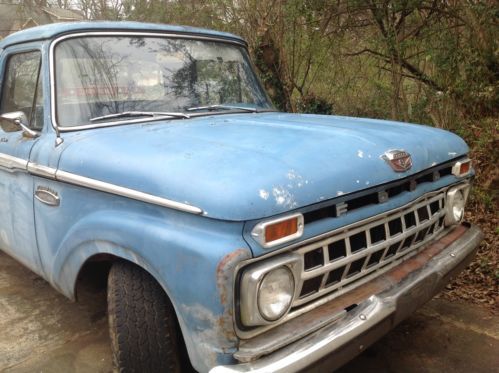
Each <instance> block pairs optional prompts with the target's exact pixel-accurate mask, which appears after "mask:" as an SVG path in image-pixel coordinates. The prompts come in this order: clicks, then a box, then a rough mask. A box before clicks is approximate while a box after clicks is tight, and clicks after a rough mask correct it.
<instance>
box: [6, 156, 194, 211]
mask: <svg viewBox="0 0 499 373" xmlns="http://www.w3.org/2000/svg"><path fill="white" fill-rule="evenodd" d="M0 170H6V171H8V172H17V171H22V172H27V173H30V174H32V175H35V176H40V177H43V178H46V179H50V180H57V181H61V182H65V183H68V184H73V185H77V186H81V187H85V188H89V189H94V190H98V191H101V192H105V193H110V194H115V195H118V196H122V197H127V198H131V199H134V200H137V201H141V202H146V203H151V204H153V205H158V206H162V207H167V208H171V209H174V210H178V211H183V212H188V213H190V214H195V215H201V214H202V213H203V210H202V209H200V208H199V207H196V206H191V205H188V204H186V203H181V202H176V201H172V200H169V199H167V198H163V197H158V196H154V195H152V194H148V193H144V192H140V191H138V190H135V189H130V188H125V187H121V186H118V185H114V184H110V183H106V182H103V181H99V180H95V179H91V178H88V177H84V176H79V175H76V174H73V173H70V172H66V171H61V170H56V169H55V168H52V167H47V166H42V165H39V164H36V163H34V162H28V161H27V160H24V159H22V158H17V157H13V156H11V155H7V154H3V153H0Z"/></svg>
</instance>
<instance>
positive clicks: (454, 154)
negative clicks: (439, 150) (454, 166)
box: [447, 152, 457, 157]
mask: <svg viewBox="0 0 499 373" xmlns="http://www.w3.org/2000/svg"><path fill="white" fill-rule="evenodd" d="M447 154H448V155H450V156H451V157H454V156H456V155H457V153H456V152H449V153H447Z"/></svg>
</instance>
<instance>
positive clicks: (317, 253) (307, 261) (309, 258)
mask: <svg viewBox="0 0 499 373" xmlns="http://www.w3.org/2000/svg"><path fill="white" fill-rule="evenodd" d="M323 265H324V254H323V253H322V247H320V248H318V249H316V250H312V251H309V252H308V253H306V254H305V256H304V261H303V266H304V270H305V271H310V270H311V269H313V268H317V267H321V266H323Z"/></svg>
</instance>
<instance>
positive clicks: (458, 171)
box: [452, 158, 471, 177]
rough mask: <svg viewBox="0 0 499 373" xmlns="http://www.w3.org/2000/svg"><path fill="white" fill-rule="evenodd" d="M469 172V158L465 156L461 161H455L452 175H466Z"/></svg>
mask: <svg viewBox="0 0 499 373" xmlns="http://www.w3.org/2000/svg"><path fill="white" fill-rule="evenodd" d="M470 172H471V159H469V158H467V159H464V160H462V161H459V162H456V163H455V164H454V166H453V167H452V174H453V175H454V176H459V177H461V176H466V175H468V174H469V173H470Z"/></svg>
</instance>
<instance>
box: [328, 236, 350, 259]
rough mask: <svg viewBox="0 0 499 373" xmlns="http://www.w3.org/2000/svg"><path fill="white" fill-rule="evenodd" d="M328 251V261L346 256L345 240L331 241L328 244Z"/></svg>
mask: <svg viewBox="0 0 499 373" xmlns="http://www.w3.org/2000/svg"><path fill="white" fill-rule="evenodd" d="M327 249H328V251H329V261H331V262H332V261H333V260H336V259H339V258H344V257H345V256H347V247H346V244H345V240H339V241H336V242H333V243H330V244H329V246H328V248H327Z"/></svg>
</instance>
